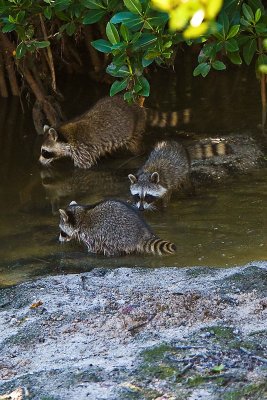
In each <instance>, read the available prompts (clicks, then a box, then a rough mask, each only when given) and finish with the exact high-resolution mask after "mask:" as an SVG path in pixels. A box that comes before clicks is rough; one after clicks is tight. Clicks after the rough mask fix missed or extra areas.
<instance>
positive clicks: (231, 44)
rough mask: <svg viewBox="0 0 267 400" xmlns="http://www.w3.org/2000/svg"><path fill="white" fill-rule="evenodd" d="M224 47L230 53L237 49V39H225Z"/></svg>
mask: <svg viewBox="0 0 267 400" xmlns="http://www.w3.org/2000/svg"><path fill="white" fill-rule="evenodd" d="M224 45H225V49H226V50H227V51H229V52H230V53H233V52H234V51H238V50H239V46H238V43H237V40H236V39H233V38H232V39H229V40H227V41H226V42H225V44H224Z"/></svg>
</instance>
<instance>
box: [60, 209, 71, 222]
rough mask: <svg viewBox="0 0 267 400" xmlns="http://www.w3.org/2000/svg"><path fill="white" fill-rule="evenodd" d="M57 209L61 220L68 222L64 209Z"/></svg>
mask: <svg viewBox="0 0 267 400" xmlns="http://www.w3.org/2000/svg"><path fill="white" fill-rule="evenodd" d="M58 211H59V214H60V216H61V217H62V219H63V221H64V222H68V219H69V216H68V214H67V213H66V211H65V210H62V208H60V209H59V210H58Z"/></svg>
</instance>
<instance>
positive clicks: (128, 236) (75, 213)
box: [59, 200, 176, 256]
mask: <svg viewBox="0 0 267 400" xmlns="http://www.w3.org/2000/svg"><path fill="white" fill-rule="evenodd" d="M59 213H60V224H59V228H60V236H59V240H60V242H66V241H70V240H71V239H76V240H78V241H81V242H83V243H84V244H85V245H86V246H87V248H88V251H89V252H90V253H95V254H104V255H106V256H115V255H124V254H131V253H150V254H158V255H162V254H173V253H175V249H176V248H175V245H174V244H173V243H171V242H168V241H166V240H162V239H159V238H158V237H157V236H156V235H154V233H153V232H152V231H151V229H150V228H149V226H148V225H147V224H146V223H145V222H144V220H143V219H142V218H141V216H140V215H139V214H138V211H137V210H135V209H134V208H133V207H132V206H130V205H129V204H127V203H124V202H123V201H119V200H106V201H101V202H99V203H97V204H94V205H87V206H82V205H78V204H77V203H76V202H75V201H72V202H71V203H70V204H69V206H68V207H67V208H66V209H65V210H63V209H60V210H59Z"/></svg>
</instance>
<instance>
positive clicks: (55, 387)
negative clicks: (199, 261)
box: [0, 262, 267, 400]
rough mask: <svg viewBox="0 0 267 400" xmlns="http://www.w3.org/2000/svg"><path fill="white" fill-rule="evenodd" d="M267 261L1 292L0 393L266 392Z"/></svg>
mask: <svg viewBox="0 0 267 400" xmlns="http://www.w3.org/2000/svg"><path fill="white" fill-rule="evenodd" d="M266 269H267V263H266V262H262V263H251V264H249V265H246V266H244V267H235V268H231V269H216V268H203V267H194V268H159V269H153V270H150V269H128V268H121V269H94V270H92V271H91V272H88V273H83V274H70V275H58V276H53V277H47V278H41V279H38V280H35V281H31V282H27V283H23V284H20V285H17V286H15V287H10V288H4V289H1V290H0V331H1V336H0V399H2V400H3V399H12V400H18V399H20V400H21V399H23V400H24V399H33V400H66V399H79V400H83V399H92V400H100V399H101V400H104V399H109V400H115V399H116V400H120V399H144V400H146V399H155V400H156V399H157V400H165V399H166V400H167V399H169V400H170V399H173V400H174V399H179V400H182V399H188V400H197V399H205V400H217V399H224V400H238V399H249V400H253V399H261V400H263V399H267V383H266V382H267V335H266V334H267V318H266V317H267V275H266Z"/></svg>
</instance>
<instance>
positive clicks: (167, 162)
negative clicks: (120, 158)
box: [128, 141, 190, 209]
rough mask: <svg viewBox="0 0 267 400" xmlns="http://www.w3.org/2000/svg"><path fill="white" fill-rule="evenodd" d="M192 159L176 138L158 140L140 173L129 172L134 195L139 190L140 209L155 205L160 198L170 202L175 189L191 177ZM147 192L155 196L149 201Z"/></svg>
mask: <svg viewBox="0 0 267 400" xmlns="http://www.w3.org/2000/svg"><path fill="white" fill-rule="evenodd" d="M189 167H190V164H189V159H188V156H187V152H186V150H185V149H184V147H183V146H182V145H180V144H179V143H177V142H175V141H162V142H158V143H157V144H156V146H155V147H154V149H153V150H152V152H151V153H150V155H149V158H148V159H147V161H146V162H145V164H144V165H143V166H142V167H141V168H140V169H139V171H138V172H137V175H136V176H134V175H132V174H130V175H128V177H129V179H130V181H131V186H130V191H131V193H132V195H135V194H138V195H139V198H137V199H136V201H135V203H136V205H137V206H138V208H140V209H149V208H150V209H151V208H153V202H154V201H157V200H158V199H162V200H164V201H163V203H164V205H166V204H167V202H168V200H169V198H170V196H171V193H172V191H173V190H178V189H179V188H180V187H181V186H182V185H183V184H184V183H185V182H186V181H188V177H189ZM146 195H152V196H154V197H155V199H154V201H151V203H148V202H147V201H146V199H145V198H146Z"/></svg>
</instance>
